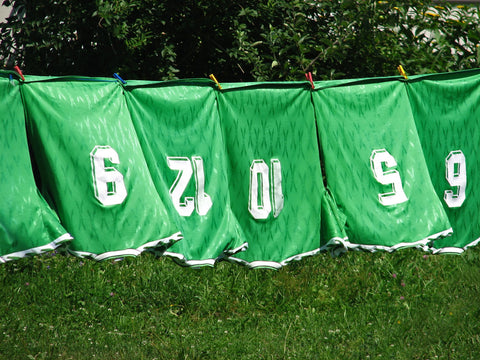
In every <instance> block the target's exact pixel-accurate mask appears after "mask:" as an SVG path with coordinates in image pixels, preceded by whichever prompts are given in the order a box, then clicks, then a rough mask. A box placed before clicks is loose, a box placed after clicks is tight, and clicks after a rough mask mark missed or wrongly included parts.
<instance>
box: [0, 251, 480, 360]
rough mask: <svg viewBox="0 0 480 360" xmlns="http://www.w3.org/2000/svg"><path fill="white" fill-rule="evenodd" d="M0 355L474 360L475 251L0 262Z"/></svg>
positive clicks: (479, 287)
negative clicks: (263, 259)
mask: <svg viewBox="0 0 480 360" xmlns="http://www.w3.org/2000/svg"><path fill="white" fill-rule="evenodd" d="M0 287H1V291H0V316H1V318H0V359H11V360H13V359H92V358H94V359H95V358H96V359H132V360H133V359H462V360H463V359H479V358H480V248H478V247H477V248H473V249H471V250H468V251H467V252H465V253H464V254H463V255H460V256H455V255H439V256H433V255H425V254H424V253H423V252H420V251H416V250H401V251H398V252H396V253H393V254H388V253H373V254H372V253H360V252H350V253H347V254H346V255H344V256H342V257H339V258H332V257H331V256H330V255H328V254H320V255H318V256H315V257H311V258H308V259H304V260H302V261H300V262H296V263H293V264H291V265H289V266H287V267H285V268H283V269H281V270H278V271H274V270H266V269H255V270H249V269H247V268H244V267H241V266H238V265H233V264H230V263H226V262H222V263H219V264H218V265H217V266H215V267H214V268H202V269H192V268H183V267H180V266H178V265H176V264H175V263H173V262H172V261H171V260H170V259H167V258H155V257H154V256H152V255H148V254H145V255H143V256H140V257H138V258H127V259H125V260H123V261H118V262H103V263H95V262H93V261H88V260H81V259H79V258H75V257H72V256H64V255H57V256H51V255H43V256H38V257H34V258H28V259H22V260H19V261H16V262H11V263H7V264H3V265H1V266H0Z"/></svg>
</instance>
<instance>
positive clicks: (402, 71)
mask: <svg viewBox="0 0 480 360" xmlns="http://www.w3.org/2000/svg"><path fill="white" fill-rule="evenodd" d="M397 70H398V72H399V73H400V75H402V76H403V77H404V78H405V79H408V77H407V74H406V73H405V70H403V66H402V65H398V66H397Z"/></svg>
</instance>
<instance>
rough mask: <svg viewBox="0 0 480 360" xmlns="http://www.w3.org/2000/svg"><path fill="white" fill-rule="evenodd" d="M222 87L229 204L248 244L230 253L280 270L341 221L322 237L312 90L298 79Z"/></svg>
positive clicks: (322, 243) (320, 243)
mask: <svg viewBox="0 0 480 360" xmlns="http://www.w3.org/2000/svg"><path fill="white" fill-rule="evenodd" d="M222 86H223V87H224V90H222V91H220V92H218V93H217V98H218V102H219V111H220V118H221V121H222V128H223V131H224V136H225V147H226V151H227V154H228V170H229V184H230V197H231V202H232V209H233V212H234V214H235V216H236V217H237V219H238V221H239V223H240V225H241V227H242V229H243V231H244V234H245V237H246V241H248V244H249V247H248V250H247V251H245V252H242V253H239V254H238V255H236V256H234V257H231V259H232V260H233V261H237V262H240V263H242V264H245V265H248V266H251V267H273V268H278V267H280V266H282V265H285V264H286V263H288V262H289V261H292V260H296V259H300V258H302V257H303V256H306V255H313V254H315V253H317V252H318V251H320V250H321V249H326V248H328V247H331V246H332V247H333V246H335V245H336V244H338V243H339V240H343V238H344V236H345V234H344V233H342V231H341V227H340V230H339V231H338V232H336V231H333V232H330V234H331V238H323V237H322V236H321V222H322V219H321V216H322V199H323V198H324V197H325V196H327V194H326V191H325V188H324V186H323V182H322V174H321V169H320V159H319V149H318V143H317V137H316V132H315V117H314V113H313V107H312V103H311V98H310V92H309V91H308V90H306V89H305V87H304V85H302V84H299V85H297V84H293V85H292V84H291V85H290V86H285V85H278V84H257V85H255V86H246V87H239V86H236V85H233V86H231V87H230V89H229V86H228V84H226V85H223V84H222ZM327 203H328V202H327ZM330 211H334V209H327V211H326V212H325V214H327V215H328V214H330V215H332V216H333V214H332V213H331V212H330ZM329 222H330V223H331V224H335V225H337V223H336V222H335V219H332V220H331V221H325V222H324V223H329ZM325 233H327V232H325Z"/></svg>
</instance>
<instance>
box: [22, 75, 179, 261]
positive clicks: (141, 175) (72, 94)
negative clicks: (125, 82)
mask: <svg viewBox="0 0 480 360" xmlns="http://www.w3.org/2000/svg"><path fill="white" fill-rule="evenodd" d="M49 80H50V81H38V79H37V78H27V82H26V83H24V84H23V85H22V95H23V99H24V105H25V109H26V111H27V123H28V126H29V133H30V137H31V140H32V148H33V154H34V156H35V160H36V161H37V163H38V165H39V169H40V175H41V180H42V184H43V186H42V189H44V191H45V193H47V194H48V196H49V197H50V198H51V201H52V204H53V205H54V207H55V209H56V211H57V213H58V215H59V217H60V219H61V220H62V223H63V224H64V226H65V227H66V228H67V229H68V230H69V231H70V233H71V234H72V235H73V236H74V241H73V242H72V244H71V246H70V247H69V250H70V251H72V252H73V253H74V254H76V255H79V256H85V257H92V258H94V259H97V260H103V259H107V258H113V257H121V256H127V255H138V254H139V253H141V252H142V251H144V250H146V249H158V248H159V247H164V246H167V245H168V244H170V243H172V242H174V241H176V240H179V239H180V238H181V234H180V233H179V232H178V230H177V227H176V226H175V224H174V222H173V220H172V218H171V216H170V215H169V214H168V212H167V209H166V207H165V206H164V204H163V202H162V201H161V200H160V198H159V196H158V194H157V192H156V190H155V187H154V185H153V182H152V179H151V177H150V174H149V171H148V168H147V165H146V162H145V159H144V157H143V154H142V151H141V147H140V144H139V142H138V139H137V136H136V133H135V129H134V127H133V124H132V123H131V119H130V115H129V112H128V109H127V105H126V102H125V98H124V97H123V94H122V88H121V87H120V86H119V85H118V83H116V82H112V81H94V80H87V79H86V80H80V79H68V78H59V79H53V80H52V79H49Z"/></svg>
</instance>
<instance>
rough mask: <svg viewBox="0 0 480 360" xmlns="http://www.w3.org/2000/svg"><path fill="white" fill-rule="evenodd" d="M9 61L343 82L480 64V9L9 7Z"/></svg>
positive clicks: (307, 1) (56, 69)
mask: <svg viewBox="0 0 480 360" xmlns="http://www.w3.org/2000/svg"><path fill="white" fill-rule="evenodd" d="M3 4H4V5H7V6H11V5H13V9H14V11H13V14H12V15H13V16H11V17H10V18H8V21H7V22H6V23H4V24H0V33H1V38H2V41H1V43H0V60H1V61H2V62H3V64H4V66H5V67H7V68H10V67H12V66H13V65H14V64H18V65H20V66H21V67H22V68H23V69H24V70H25V72H26V73H34V74H37V75H66V74H79V75H89V76H111V73H113V72H120V73H121V75H122V76H123V77H125V78H136V79H152V80H153V79H172V78H176V77H180V78H188V77H206V76H208V74H210V73H215V75H216V76H217V78H219V79H221V80H222V81H252V80H253V81H260V80H300V79H303V74H304V73H305V72H309V71H311V72H312V73H313V74H314V78H315V79H338V78H356V77H370V76H385V75H394V74H397V71H396V67H397V65H399V64H403V65H404V67H405V68H406V69H407V71H408V72H409V73H411V74H412V73H417V74H419V73H428V72H444V71H455V70H462V69H469V68H475V67H478V57H479V48H478V45H479V42H480V31H479V29H478V27H477V26H476V24H477V23H478V7H465V6H452V5H449V4H442V5H441V6H440V5H438V3H437V2H435V3H434V2H429V1H426V2H420V1H411V2H410V3H408V4H402V5H400V6H398V5H397V4H395V3H394V2H389V1H353V0H350V1H341V0H331V1H314V0H260V1H253V0H240V1H236V2H232V1H227V0H218V1H207V0H165V1H161V2H157V1H154V0H135V1H124V0H97V1H93V0H89V1H82V2H78V1H73V0H45V1H42V2H30V1H26V0H17V1H10V0H5V1H4V2H3Z"/></svg>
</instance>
